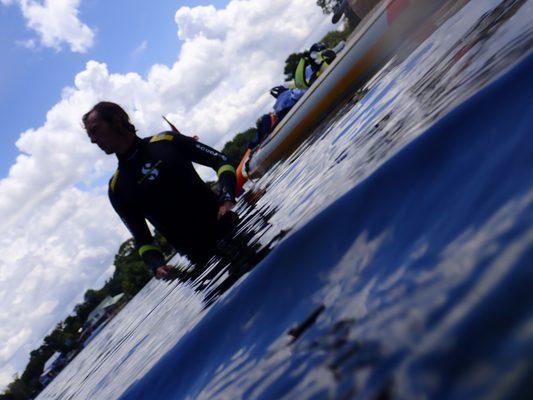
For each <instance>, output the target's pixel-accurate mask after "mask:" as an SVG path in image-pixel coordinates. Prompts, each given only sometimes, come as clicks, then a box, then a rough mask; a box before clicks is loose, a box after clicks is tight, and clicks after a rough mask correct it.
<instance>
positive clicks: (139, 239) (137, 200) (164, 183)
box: [83, 102, 235, 278]
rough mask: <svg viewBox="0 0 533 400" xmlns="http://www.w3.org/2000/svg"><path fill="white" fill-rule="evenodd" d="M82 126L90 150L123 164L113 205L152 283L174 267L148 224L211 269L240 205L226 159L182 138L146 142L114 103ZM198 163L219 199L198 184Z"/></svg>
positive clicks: (101, 106)
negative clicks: (211, 174)
mask: <svg viewBox="0 0 533 400" xmlns="http://www.w3.org/2000/svg"><path fill="white" fill-rule="evenodd" d="M83 124H84V127H85V130H86V131H87V135H88V136H89V138H90V140H91V142H92V143H95V144H96V145H98V147H100V149H102V150H103V151H104V152H105V153H106V154H116V156H117V158H118V168H117V170H116V172H115V174H114V175H113V177H112V178H111V180H110V182H109V199H110V201H111V204H112V205H113V208H114V209H115V211H116V212H117V213H118V215H119V216H120V218H121V219H122V221H123V222H124V223H125V225H126V226H127V228H128V229H129V231H130V232H131V234H132V235H133V238H134V240H135V244H136V247H137V249H138V251H139V254H140V256H141V257H142V259H143V261H144V262H145V264H146V265H147V266H148V267H150V268H151V269H152V270H153V271H154V274H155V276H156V277H157V278H162V277H165V276H166V275H167V274H168V272H169V271H170V266H168V265H166V262H165V258H164V256H163V254H162V252H161V250H160V249H159V248H158V247H157V246H156V245H155V243H154V240H153V237H152V234H151V233H150V230H149V228H148V225H147V223H146V220H148V221H149V222H150V223H151V224H152V225H153V226H154V227H155V229H156V230H157V231H159V232H160V233H161V234H162V235H163V236H164V237H165V238H166V239H167V240H168V242H169V243H170V244H171V245H172V246H174V247H175V249H176V250H177V251H178V252H179V253H180V254H182V255H186V256H187V257H188V258H189V259H190V260H191V261H192V262H193V263H195V264H197V265H199V264H200V265H201V264H203V263H205V262H207V261H208V259H209V258H210V257H211V256H212V255H213V252H214V250H215V248H216V242H217V240H218V239H219V238H220V237H221V236H222V235H223V234H224V230H225V226H226V225H227V223H225V222H224V221H225V220H226V219H227V218H226V217H228V216H229V214H230V213H231V212H230V210H231V208H232V207H233V206H234V204H235V169H234V168H233V166H231V165H230V164H229V162H228V158H227V157H226V155H224V154H222V153H220V152H218V151H216V150H214V149H212V148H211V147H209V146H206V145H205V144H203V143H200V142H198V141H196V140H194V139H193V138H190V137H188V136H185V135H182V134H180V133H177V132H162V133H159V134H157V135H154V136H151V137H147V138H143V139H141V138H140V137H138V136H137V134H136V129H135V127H134V126H133V125H132V124H131V122H130V120H129V116H128V114H127V113H126V112H125V111H124V110H123V109H122V108H121V107H120V106H119V105H118V104H115V103H110V102H101V103H98V104H96V105H95V106H94V107H93V108H92V109H91V110H90V111H89V112H88V113H86V114H85V115H84V116H83ZM193 162H194V163H198V164H202V165H206V166H208V167H211V168H213V169H214V170H215V171H217V174H218V179H219V187H220V190H219V192H220V194H219V195H218V196H217V195H216V194H215V193H214V192H213V191H212V190H211V189H210V187H209V186H208V185H207V184H206V183H205V182H204V181H202V179H201V178H200V177H199V176H198V174H197V173H196V171H195V169H194V167H193V165H192V163H193Z"/></svg>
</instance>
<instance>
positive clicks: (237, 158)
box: [222, 128, 257, 167]
mask: <svg viewBox="0 0 533 400" xmlns="http://www.w3.org/2000/svg"><path fill="white" fill-rule="evenodd" d="M255 135H257V128H249V129H247V130H246V131H244V132H241V133H238V134H237V135H235V137H234V138H233V139H232V140H230V141H229V142H227V143H226V144H225V145H224V148H223V149H222V152H223V153H224V154H226V155H227V156H228V158H229V161H230V162H231V164H232V165H233V166H235V167H237V166H238V165H239V163H240V162H241V159H242V158H243V156H244V153H246V150H247V149H248V144H249V143H250V141H251V140H252V139H253V138H254V137H255Z"/></svg>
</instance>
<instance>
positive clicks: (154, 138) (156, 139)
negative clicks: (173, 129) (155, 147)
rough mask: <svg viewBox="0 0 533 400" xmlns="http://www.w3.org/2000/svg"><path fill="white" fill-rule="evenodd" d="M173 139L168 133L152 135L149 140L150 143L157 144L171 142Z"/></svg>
mask: <svg viewBox="0 0 533 400" xmlns="http://www.w3.org/2000/svg"><path fill="white" fill-rule="evenodd" d="M172 139H174V136H172V135H171V134H169V133H160V134H159V135H154V136H152V138H151V139H150V143H154V142H159V141H160V140H169V141H170V140H172Z"/></svg>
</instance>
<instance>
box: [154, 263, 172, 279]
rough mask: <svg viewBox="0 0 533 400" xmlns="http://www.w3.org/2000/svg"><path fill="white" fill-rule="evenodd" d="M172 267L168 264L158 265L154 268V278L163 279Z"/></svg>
mask: <svg viewBox="0 0 533 400" xmlns="http://www.w3.org/2000/svg"><path fill="white" fill-rule="evenodd" d="M171 269H172V267H171V266H170V265H162V266H160V267H157V269H156V270H155V278H156V279H163V278H164V277H166V276H167V275H168V273H169V272H170V270H171Z"/></svg>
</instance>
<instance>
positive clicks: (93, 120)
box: [85, 111, 130, 154]
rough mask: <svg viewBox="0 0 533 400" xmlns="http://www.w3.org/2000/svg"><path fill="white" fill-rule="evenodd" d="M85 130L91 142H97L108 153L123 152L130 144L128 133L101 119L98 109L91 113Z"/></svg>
mask: <svg viewBox="0 0 533 400" xmlns="http://www.w3.org/2000/svg"><path fill="white" fill-rule="evenodd" d="M85 130H86V131H87V135H88V136H89V139H90V140H91V143H94V144H96V145H97V146H98V147H100V149H102V150H103V151H104V152H105V153H106V154H113V153H119V154H120V153H123V152H124V151H126V150H127V148H128V146H129V144H130V141H129V138H128V135H126V134H125V133H124V132H120V131H119V130H117V129H115V128H113V127H112V126H111V125H110V124H109V123H107V122H106V121H104V120H102V119H100V117H98V113H97V112H96V111H93V112H92V113H90V114H89V117H88V118H87V121H86V123H85Z"/></svg>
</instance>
